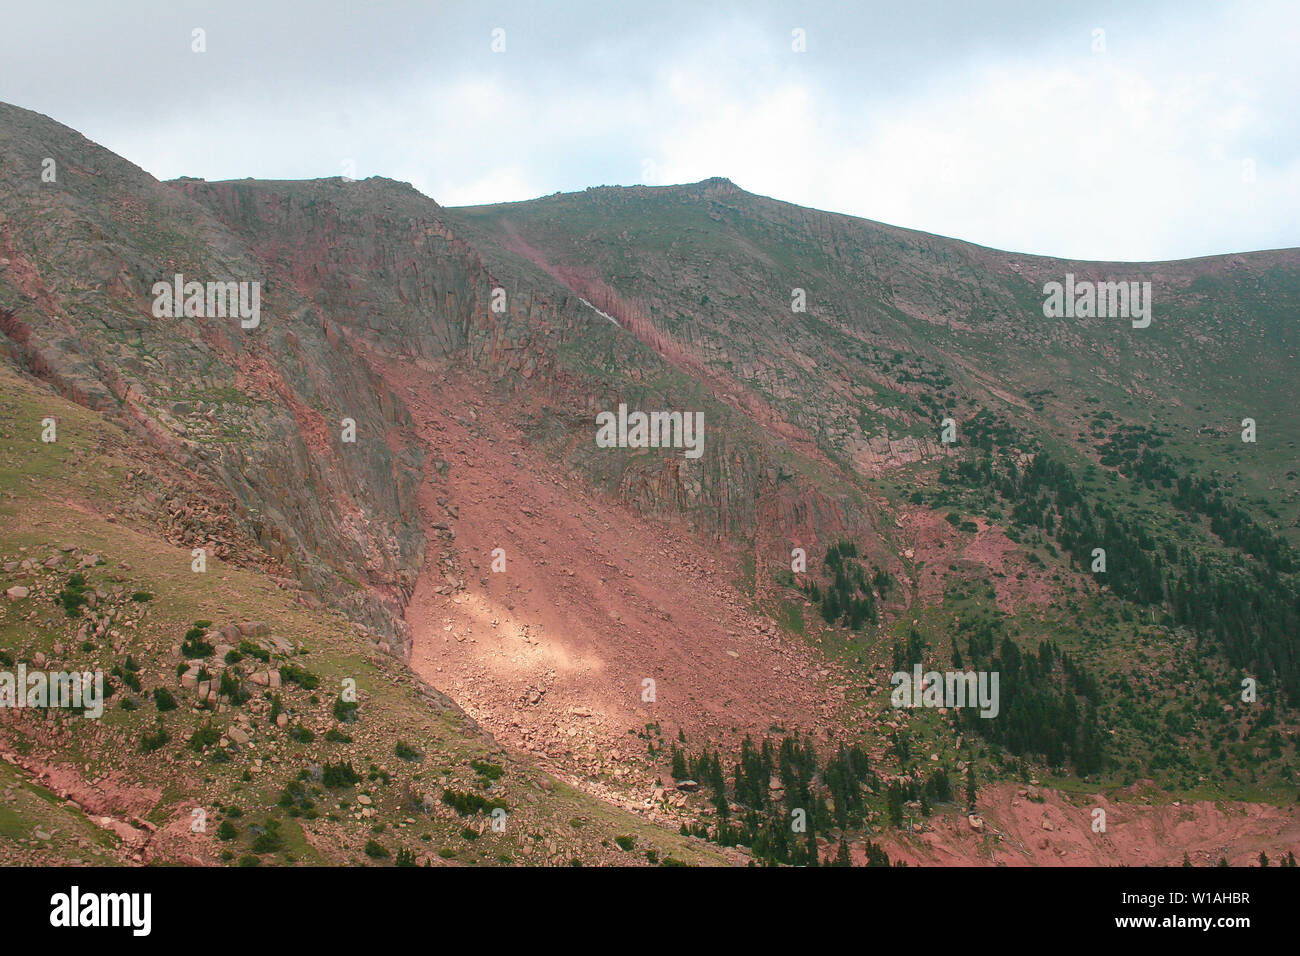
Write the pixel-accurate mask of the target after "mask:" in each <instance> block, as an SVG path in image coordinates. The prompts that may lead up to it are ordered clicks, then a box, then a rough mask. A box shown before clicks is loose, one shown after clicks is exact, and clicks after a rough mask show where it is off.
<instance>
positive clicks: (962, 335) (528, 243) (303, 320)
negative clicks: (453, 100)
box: [0, 106, 1300, 647]
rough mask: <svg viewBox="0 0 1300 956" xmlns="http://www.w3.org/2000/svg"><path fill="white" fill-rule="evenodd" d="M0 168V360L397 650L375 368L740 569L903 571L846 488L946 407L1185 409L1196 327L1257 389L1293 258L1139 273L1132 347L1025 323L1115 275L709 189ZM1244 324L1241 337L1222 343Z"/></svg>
mask: <svg viewBox="0 0 1300 956" xmlns="http://www.w3.org/2000/svg"><path fill="white" fill-rule="evenodd" d="M47 159H48V160H50V161H51V162H52V163H53V167H52V168H53V169H54V171H55V172H54V175H53V176H52V177H46V178H43V177H42V170H43V169H45V168H46V166H47V164H46V163H45V161H46V160H47ZM0 163H2V165H0V195H2V196H3V198H4V203H3V207H2V208H3V213H0V332H2V333H3V336H2V338H0V346H2V347H3V349H4V351H5V353H6V354H7V355H8V356H9V358H10V359H11V360H12V361H14V362H15V363H17V364H18V365H19V366H21V367H22V368H24V369H26V370H27V371H28V372H30V373H31V374H34V375H37V376H39V377H41V378H43V379H45V380H47V381H49V382H50V383H51V384H53V385H54V386H55V387H57V388H58V389H59V390H60V391H61V392H62V393H63V394H64V395H66V396H68V397H70V398H73V399H75V400H76V401H78V402H80V403H82V404H84V405H87V406H89V407H92V408H95V409H98V410H101V411H103V412H105V413H108V414H111V415H112V416H114V417H115V418H116V419H118V420H120V421H122V422H123V423H124V424H126V425H127V426H128V427H130V428H131V429H132V430H133V431H134V432H135V433H136V434H137V435H138V436H139V437H140V438H141V440H144V441H148V442H149V443H150V444H151V445H152V446H154V447H156V448H158V449H160V450H161V451H163V452H164V453H165V454H167V455H168V456H169V457H170V458H171V459H172V460H173V461H174V462H175V463H176V466H177V467H178V468H183V469H186V470H187V471H192V472H194V473H196V474H199V475H202V476H203V477H205V478H206V479H208V480H210V481H211V482H213V485H214V487H216V488H220V489H223V494H226V495H228V496H229V506H228V507H229V509H230V510H232V512H233V515H232V519H233V521H234V522H235V527H234V528H226V529H225V530H222V529H221V528H220V527H218V526H217V525H216V524H212V526H211V528H208V527H196V528H194V529H193V530H192V539H193V543H194V546H196V547H198V546H202V545H204V544H205V543H207V544H211V545H212V546H213V548H214V549H215V550H216V553H217V555H218V556H226V557H229V558H230V559H232V560H253V559H257V560H261V559H266V560H269V561H271V562H273V563H275V564H276V565H279V566H281V567H283V568H284V569H285V570H287V571H289V572H291V573H292V574H293V575H294V576H296V577H297V578H298V579H299V580H300V581H302V582H303V583H304V584H305V585H307V586H308V587H309V588H310V590H311V591H312V592H313V593H315V594H316V595H317V596H318V597H320V598H321V599H324V600H326V601H328V602H330V603H333V604H337V605H339V606H342V607H345V608H347V609H348V610H349V611H350V613H352V614H354V615H355V616H356V617H358V618H359V619H360V620H362V621H364V622H366V623H368V624H370V625H371V626H374V627H376V628H378V629H380V630H381V631H382V632H383V633H384V634H385V635H387V636H388V637H389V638H390V640H391V641H392V642H393V643H395V644H396V645H397V646H398V647H403V646H405V639H404V636H403V632H402V624H401V620H400V618H401V610H402V608H403V607H404V605H405V603H406V601H407V600H408V599H409V596H410V593H411V589H412V587H413V582H414V580H415V576H416V573H417V571H418V569H419V567H420V566H421V563H422V562H423V560H424V547H425V535H424V529H423V528H422V527H421V516H420V514H419V512H418V508H417V506H416V492H417V490H418V488H419V487H420V485H421V484H422V482H423V481H424V480H426V478H427V479H431V480H437V479H438V477H439V473H440V471H441V470H444V469H445V467H446V463H445V461H443V460H442V458H441V456H440V454H439V449H438V447H437V445H436V443H435V444H433V445H432V446H430V445H427V444H422V443H421V441H419V440H417V439H416V438H415V437H414V435H413V433H412V429H411V419H410V416H409V414H408V412H407V408H406V405H405V404H404V403H405V400H406V398H408V397H409V395H405V396H404V395H403V394H401V393H399V392H398V391H395V390H394V388H393V387H391V385H390V383H389V382H388V381H387V380H386V379H385V373H384V364H385V358H386V357H402V358H405V359H411V360H414V361H417V362H420V363H425V366H426V367H427V368H428V369H429V374H430V375H431V376H433V375H438V374H440V373H439V369H440V368H443V367H445V366H446V365H449V364H455V365H457V366H460V367H461V368H462V369H463V370H466V371H469V372H472V374H473V375H474V376H477V377H476V378H475V379H473V380H474V381H477V382H479V383H480V387H482V388H491V389H494V390H499V391H500V392H501V393H502V394H506V395H510V396H513V401H514V405H515V407H517V409H518V419H519V421H518V424H519V425H520V427H521V428H522V429H523V432H524V434H525V435H527V436H528V440H529V443H530V445H529V451H530V452H532V453H535V454H539V455H546V456H549V457H550V458H552V459H554V460H556V461H558V462H561V463H563V464H564V465H565V466H567V467H568V468H569V469H570V470H573V471H576V472H577V473H579V474H581V475H582V476H584V478H585V480H586V481H587V482H588V483H589V484H591V485H593V486H595V487H596V488H599V489H602V490H604V491H605V492H607V493H609V494H611V495H615V496H617V497H618V498H619V499H621V500H623V501H625V502H627V503H630V504H632V505H634V506H635V507H636V508H638V509H639V510H640V511H642V512H643V513H645V514H648V515H654V516H658V517H660V518H663V519H666V520H669V521H681V522H683V523H684V524H685V525H687V526H688V527H691V528H694V529H696V530H698V531H699V532H701V533H704V534H706V535H713V536H716V537H719V538H724V537H725V538H727V539H730V540H732V541H733V542H739V543H740V544H742V545H743V546H744V547H745V548H749V549H752V550H753V553H754V557H755V559H756V565H757V566H758V568H759V569H760V578H761V577H762V573H761V572H762V569H764V568H768V567H771V568H773V569H776V570H779V569H780V568H781V567H782V566H785V565H788V561H789V557H788V556H789V552H790V549H791V547H792V546H793V545H799V546H803V547H806V548H809V549H810V550H820V549H822V548H824V547H825V546H826V545H827V544H828V543H830V542H831V541H832V540H834V539H836V538H838V537H840V536H845V535H847V536H851V537H854V538H855V539H857V540H859V541H861V542H862V547H863V548H864V550H865V551H866V552H867V553H868V555H869V556H870V557H871V558H872V559H873V560H876V561H878V562H879V563H881V564H882V566H885V565H887V566H891V567H892V566H895V565H896V561H897V559H896V557H895V556H894V555H895V554H896V552H897V550H898V549H897V546H896V544H895V543H894V542H893V541H892V539H891V535H892V531H889V530H887V528H888V527H889V526H890V522H886V521H883V520H881V518H880V516H879V515H878V513H877V505H876V504H873V494H874V492H873V491H872V489H871V482H872V481H874V480H878V479H882V478H883V479H887V478H888V477H889V476H890V475H892V474H895V473H898V472H900V471H904V470H906V469H908V468H913V467H916V466H923V465H926V464H932V463H935V462H938V461H940V460H942V459H943V458H944V457H945V456H946V455H947V454H948V453H949V452H950V450H951V449H950V448H948V447H947V446H946V445H944V444H943V443H942V442H940V441H939V440H938V432H939V429H940V425H941V422H942V421H943V420H944V419H945V418H948V417H951V418H953V419H954V420H955V421H957V422H960V423H962V425H963V427H965V425H966V423H967V422H969V421H970V420H972V419H973V417H974V416H975V415H976V414H977V413H979V412H980V411H981V410H985V409H988V410H992V411H993V412H995V413H997V414H1001V415H1004V416H1006V417H1008V418H1009V419H1011V420H1012V421H1014V422H1015V423H1016V425H1017V426H1018V427H1023V428H1025V429H1037V430H1040V431H1043V432H1047V431H1049V430H1051V429H1054V428H1056V427H1057V425H1058V424H1059V423H1060V422H1062V421H1069V422H1071V423H1072V424H1073V423H1074V422H1075V421H1077V420H1079V419H1080V418H1081V414H1082V413H1081V412H1080V411H1079V408H1080V406H1081V404H1082V402H1083V400H1084V398H1085V396H1087V397H1091V393H1093V392H1096V393H1097V394H1101V395H1105V396H1107V397H1109V398H1111V399H1114V400H1116V401H1124V400H1127V401H1129V402H1130V403H1131V402H1132V401H1133V400H1135V399H1136V400H1138V401H1139V402H1151V401H1156V400H1158V398H1159V396H1160V395H1161V394H1164V393H1166V392H1174V391H1176V392H1177V393H1178V394H1180V395H1182V396H1183V397H1184V401H1185V402H1186V405H1187V406H1191V405H1193V404H1194V403H1195V402H1196V401H1197V400H1198V399H1200V398H1201V397H1202V396H1205V395H1207V394H1208V392H1207V391H1204V390H1203V388H1204V386H1203V384H1202V383H1201V378H1200V373H1201V372H1202V371H1203V369H1204V367H1205V362H1206V358H1205V356H1206V354H1207V353H1206V350H1205V349H1202V348H1199V347H1195V348H1193V347H1189V342H1202V341H1203V342H1205V343H1210V344H1213V343H1216V342H1217V343H1219V344H1220V346H1221V348H1222V355H1223V362H1224V363H1225V364H1227V365H1229V366H1231V367H1233V368H1236V369H1238V370H1239V374H1237V375H1234V376H1230V377H1229V379H1228V380H1229V381H1230V382H1231V383H1232V384H1231V389H1232V392H1233V394H1232V395H1230V396H1227V398H1228V399H1230V400H1232V401H1236V402H1238V403H1239V404H1242V405H1246V406H1249V405H1250V403H1252V402H1253V403H1255V404H1256V405H1260V404H1267V403H1269V402H1272V401H1273V400H1274V399H1277V400H1278V403H1280V402H1281V399H1279V398H1278V396H1277V395H1276V394H1274V392H1275V390H1276V388H1277V384H1276V383H1277V382H1279V381H1285V380H1286V375H1285V374H1284V373H1283V372H1282V371H1281V370H1282V369H1284V368H1285V367H1287V363H1293V362H1294V357H1295V342H1294V332H1293V329H1292V325H1293V323H1292V325H1288V324H1287V323H1286V322H1285V320H1284V317H1285V315H1286V314H1287V313H1288V309H1293V308H1294V307H1296V305H1297V303H1300V281H1298V280H1297V276H1300V259H1298V257H1297V253H1296V252H1295V251H1294V250H1290V251H1285V252H1278V253H1259V254H1254V255H1250V256H1240V257H1231V258H1230V259H1228V260H1224V261H1213V262H1210V261H1206V262H1196V263H1172V264H1157V265H1150V266H1147V267H1144V269H1145V270H1146V272H1148V273H1150V274H1151V275H1152V277H1153V278H1154V279H1155V281H1156V283H1157V284H1158V285H1159V286H1160V289H1159V292H1160V298H1159V299H1158V300H1157V301H1158V304H1157V310H1158V311H1157V315H1158V319H1157V321H1156V323H1154V324H1153V327H1152V329H1151V330H1148V331H1151V334H1150V335H1149V336H1146V337H1139V336H1137V335H1135V334H1134V333H1133V331H1132V330H1130V329H1128V328H1127V327H1126V326H1124V327H1121V325H1117V324H1116V323H1114V322H1109V321H1107V320H1102V319H1091V318H1090V319H1086V320H1081V321H1076V322H1063V321H1060V320H1049V319H1045V318H1042V309H1041V304H1042V298H1041V294H1040V292H1039V286H1040V285H1041V284H1042V282H1044V281H1047V280H1049V279H1051V278H1056V277H1059V275H1060V274H1064V273H1065V272H1068V271H1074V272H1076V273H1077V274H1078V275H1079V276H1080V277H1085V276H1091V277H1094V278H1098V279H1104V278H1106V277H1108V276H1110V275H1112V274H1117V273H1119V272H1125V273H1126V274H1127V272H1131V271H1132V269H1131V268H1130V267H1129V266H1124V265H1123V264H1098V263H1073V264H1072V263H1064V262H1058V261H1055V260H1047V259H1036V258H1033V257H1027V256H1017V255H1012V254H1007V253H998V252H995V251H992V250H985V249H979V248H977V247H972V246H968V245H965V244H962V243H959V242H954V241H952V240H947V239H941V238H938V237H934V236H926V235H922V234H918V233H911V232H908V231H906V230H900V229H894V228H892V227H887V226H881V225H878V224H875V223H869V222H865V221H863V220H856V219H852V218H851V217H844V216H835V215H831V214H826V213H819V212H816V211H813V210H805V209H800V208H798V207H793V206H789V205H786V204H783V203H777V202H773V201H772V200H767V199H763V198H761V197H756V196H752V195H750V194H748V193H745V192H743V191H742V190H739V189H737V188H736V187H735V186H734V185H733V184H731V183H729V182H727V181H726V180H709V181H707V182H705V183H700V184H696V185H694V186H687V187H668V188H663V189H647V188H643V187H638V188H635V189H595V190H588V191H587V192H585V193H580V194H573V195H569V196H559V197H552V198H548V199H545V200H538V201H536V202H532V203H516V204H511V205H508V206H500V207H481V208H476V209H460V210H449V209H444V208H443V207H440V206H439V205H438V204H437V203H435V202H434V201H433V200H430V199H428V198H427V197H424V196H422V195H420V194H419V193H417V192H416V191H415V190H414V189H412V188H411V187H410V186H408V185H405V184H401V183H396V182H392V181H389V180H383V179H371V180H366V181H364V182H351V181H345V180H342V179H330V180H318V181H310V182H256V181H252V180H245V181H238V182H225V183H206V182H203V181H199V180H191V179H184V180H178V181H176V182H173V183H167V184H163V183H158V182H156V181H155V180H153V179H152V178H151V177H149V176H148V175H147V174H146V173H144V172H143V171H141V170H140V169H138V168H137V167H135V166H133V165H131V164H130V163H128V162H126V161H125V160H122V159H120V158H119V157H116V156H114V155H113V154H111V153H109V152H107V151H106V150H103V149H101V148H100V147H97V146H95V145H94V144H93V143H90V142H88V141H86V140H85V139H84V138H82V137H80V136H79V135H78V134H76V133H75V132H73V131H71V130H69V129H67V128H65V127H62V126H60V125H58V124H57V123H54V122H53V121H51V120H49V119H47V118H45V117H41V116H38V115H36V114H33V113H29V112H27V111H24V110H20V109H16V108H13V107H8V106H3V107H0ZM177 274H181V275H183V276H184V277H185V279H186V280H193V281H199V282H204V283H207V282H227V281H233V282H240V283H256V284H257V285H258V288H259V289H260V304H261V314H260V318H259V321H258V322H257V324H256V326H255V327H250V328H245V327H243V326H242V325H241V322H240V321H239V319H238V318H234V317H229V316H226V317H222V316H215V315H185V314H181V315H179V316H178V317H175V318H170V317H163V318H157V317H155V316H154V314H153V310H152V305H153V299H154V293H153V288H154V284H155V283H157V282H160V281H163V282H167V281H170V280H172V278H173V277H174V276H175V275H177ZM1211 292H1213V293H1214V295H1213V296H1211V295H1210V293H1211ZM1236 308H1240V309H1249V310H1252V315H1253V316H1254V318H1253V320H1252V321H1253V324H1252V326H1251V327H1252V328H1253V329H1255V333H1252V335H1251V336H1243V335H1234V333H1233V332H1232V322H1233V319H1232V316H1231V315H1230V314H1228V313H1230V312H1231V311H1232V310H1233V309H1236ZM1225 310H1227V311H1225ZM1259 339H1262V340H1263V341H1264V342H1265V343H1266V344H1268V347H1267V348H1265V349H1263V350H1260V349H1259V348H1257V346H1258V344H1259V342H1258V341H1257V340H1259ZM1078 356H1083V357H1084V358H1083V359H1079V358H1078ZM1094 363H1095V364H1094ZM1270 390H1272V391H1270ZM1026 396H1029V397H1028V398H1027V397H1026ZM1216 401H1218V402H1220V403H1222V402H1223V401H1224V396H1222V395H1218V396H1216ZM619 404H626V405H627V406H628V407H629V409H632V410H641V411H681V412H696V411H698V412H702V413H703V414H704V420H705V437H704V448H703V454H702V456H701V457H700V458H698V459H692V458H687V457H686V456H684V455H683V454H682V452H681V450H679V449H635V448H615V449H608V448H598V447H597V446H596V443H595V441H594V437H595V422H596V415H597V414H599V413H601V412H605V411H613V410H615V409H616V408H617V407H618V406H619ZM1189 414H1190V413H1189ZM34 427H35V426H34ZM1189 427H1190V425H1189ZM1274 427H1276V428H1278V429H1279V430H1280V431H1281V432H1282V434H1283V436H1284V437H1285V436H1288V435H1290V436H1293V437H1300V435H1297V434H1296V433H1295V428H1296V426H1295V424H1294V423H1293V422H1290V421H1287V420H1279V421H1278V422H1276V423H1274ZM1293 497H1294V496H1293ZM1281 505H1282V506H1283V507H1287V508H1290V509H1291V510H1292V511H1293V512H1294V510H1295V507H1294V506H1295V502H1294V501H1293V500H1291V499H1287V500H1286V501H1283V502H1281ZM225 507H226V506H224V505H223V509H224V508H225ZM235 538H238V541H239V542H243V543H241V544H238V546H237V545H236V542H235V540H234V539H235ZM249 543H252V544H253V546H254V547H255V548H256V549H257V550H258V551H259V552H260V554H259V555H257V556H254V555H248V554H244V553H243V552H244V551H245V550H247V549H248V546H249Z"/></svg>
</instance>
